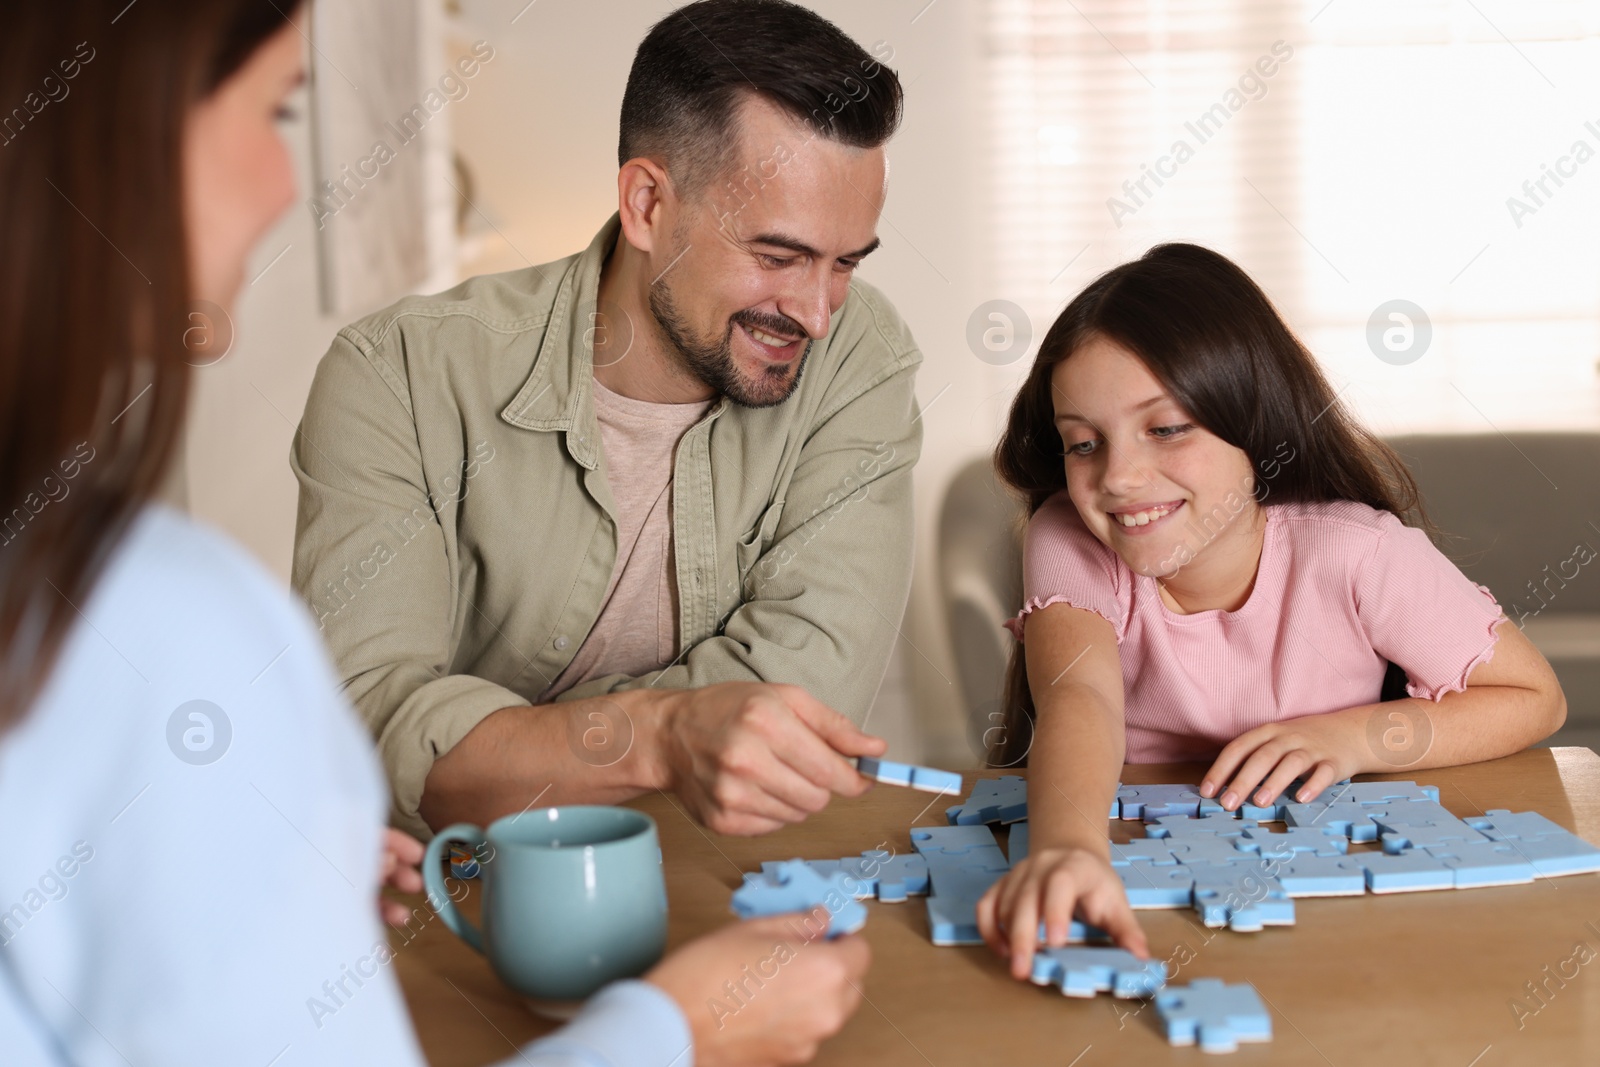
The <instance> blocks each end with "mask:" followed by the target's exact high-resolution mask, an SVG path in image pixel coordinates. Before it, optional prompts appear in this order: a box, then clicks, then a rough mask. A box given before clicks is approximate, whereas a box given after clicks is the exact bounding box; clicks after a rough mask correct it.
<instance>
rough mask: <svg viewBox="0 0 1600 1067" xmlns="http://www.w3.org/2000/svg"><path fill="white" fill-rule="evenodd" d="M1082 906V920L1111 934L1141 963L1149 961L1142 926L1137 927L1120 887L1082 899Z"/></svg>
mask: <svg viewBox="0 0 1600 1067" xmlns="http://www.w3.org/2000/svg"><path fill="white" fill-rule="evenodd" d="M1082 907H1083V914H1084V918H1085V919H1086V920H1088V921H1089V922H1091V923H1093V924H1094V925H1096V926H1098V927H1100V929H1102V930H1104V931H1105V932H1106V933H1108V934H1110V935H1111V938H1112V940H1113V941H1115V942H1116V943H1117V944H1118V945H1121V946H1122V947H1123V948H1125V949H1127V950H1128V951H1129V952H1131V953H1133V954H1134V955H1135V956H1138V957H1139V958H1140V959H1142V960H1147V959H1149V958H1150V943H1149V941H1148V940H1146V938H1145V936H1144V927H1142V926H1140V925H1139V920H1138V918H1136V917H1135V916H1134V914H1133V908H1132V907H1130V906H1129V904H1128V897H1127V894H1125V893H1123V892H1122V890H1121V887H1120V886H1119V887H1115V888H1113V889H1112V890H1110V891H1108V892H1106V893H1104V894H1099V893H1097V894H1092V895H1091V896H1090V897H1087V898H1085V899H1084V900H1083V902H1082Z"/></svg>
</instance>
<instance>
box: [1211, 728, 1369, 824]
mask: <svg viewBox="0 0 1600 1067" xmlns="http://www.w3.org/2000/svg"><path fill="white" fill-rule="evenodd" d="M1352 710H1355V711H1368V712H1370V710H1371V709H1352ZM1366 735H1367V730H1366V716H1357V715H1351V714H1349V713H1347V712H1343V711H1331V712H1327V713H1324V714H1321V715H1306V716H1302V717H1301V718H1298V719H1289V720H1286V721H1284V722H1273V723H1268V724H1267V725H1265V726H1258V727H1256V728H1255V729H1254V730H1250V731H1248V732H1247V733H1243V734H1240V735H1239V736H1238V737H1236V738H1234V739H1233V741H1232V742H1230V743H1229V744H1228V746H1227V747H1226V748H1224V749H1223V750H1222V752H1221V753H1220V754H1218V756H1217V759H1216V762H1215V763H1213V764H1212V765H1211V769H1210V770H1209V771H1207V772H1206V776H1205V778H1204V779H1202V780H1201V782H1200V795H1201V796H1203V797H1214V796H1216V795H1217V791H1218V790H1220V789H1223V788H1224V786H1226V791H1225V792H1223V794H1222V801H1221V803H1222V806H1223V807H1224V808H1226V809H1228V810H1229V811H1236V810H1238V808H1239V805H1240V804H1242V803H1244V802H1245V801H1246V800H1249V801H1250V802H1251V803H1253V804H1258V805H1264V804H1270V803H1272V801H1273V799H1274V798H1276V797H1277V795H1278V794H1279V793H1281V792H1283V791H1284V790H1285V789H1287V788H1288V786H1289V784H1290V783H1291V782H1293V781H1294V780H1295V779H1296V778H1298V777H1300V776H1302V775H1305V776H1306V781H1305V785H1303V786H1301V787H1300V790H1299V792H1297V793H1296V794H1295V795H1294V797H1293V798H1292V799H1294V800H1295V801H1297V802H1301V803H1304V802H1305V801H1308V800H1311V799H1312V798H1314V797H1316V796H1317V795H1318V794H1320V793H1321V792H1322V791H1323V790H1324V789H1326V788H1328V787H1329V786H1330V785H1332V784H1333V783H1334V782H1337V781H1339V780H1340V779H1342V778H1348V777H1350V776H1351V775H1353V774H1359V773H1360V772H1361V771H1362V770H1364V769H1365V765H1366V760H1367V757H1368V756H1369V755H1370V753H1369V752H1368V749H1367V737H1366ZM1258 786H1259V787H1260V788H1259V789H1258V788H1257V787H1258ZM1252 790H1254V791H1255V795H1254V796H1253V797H1252V796H1251V791H1252Z"/></svg>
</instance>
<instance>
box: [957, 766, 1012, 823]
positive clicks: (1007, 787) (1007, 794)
mask: <svg viewBox="0 0 1600 1067" xmlns="http://www.w3.org/2000/svg"><path fill="white" fill-rule="evenodd" d="M1027 817H1028V782H1027V780H1026V779H1024V778H1021V777H1018V776H1017V775H1014V774H1005V775H1001V776H1000V777H999V778H980V779H978V781H977V782H975V783H973V786H972V795H971V796H969V797H967V799H966V800H965V801H963V802H962V803H960V804H957V805H955V806H954V807H951V808H947V809H945V818H946V819H948V820H949V821H950V822H951V824H952V825H959V826H972V825H976V824H979V823H984V824H989V823H1012V822H1017V821H1018V820H1020V819H1026V818H1027Z"/></svg>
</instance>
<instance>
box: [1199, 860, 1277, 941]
mask: <svg viewBox="0 0 1600 1067" xmlns="http://www.w3.org/2000/svg"><path fill="white" fill-rule="evenodd" d="M1189 869H1190V870H1191V871H1192V872H1193V873H1194V907H1195V910H1196V911H1198V912H1199V913H1200V919H1201V921H1202V922H1204V923H1205V925H1206V926H1209V927H1220V926H1226V927H1229V928H1230V929H1232V930H1235V931H1238V932H1240V933H1253V932H1255V931H1257V930H1260V929H1261V928H1262V927H1263V926H1292V925H1294V901H1292V900H1290V899H1289V894H1288V893H1287V892H1286V891H1285V890H1284V888H1283V886H1282V884H1281V883H1280V882H1279V881H1278V880H1277V879H1276V878H1274V877H1272V876H1271V875H1270V874H1267V873H1265V872H1263V871H1261V870H1259V869H1255V868H1251V867H1192V868H1189Z"/></svg>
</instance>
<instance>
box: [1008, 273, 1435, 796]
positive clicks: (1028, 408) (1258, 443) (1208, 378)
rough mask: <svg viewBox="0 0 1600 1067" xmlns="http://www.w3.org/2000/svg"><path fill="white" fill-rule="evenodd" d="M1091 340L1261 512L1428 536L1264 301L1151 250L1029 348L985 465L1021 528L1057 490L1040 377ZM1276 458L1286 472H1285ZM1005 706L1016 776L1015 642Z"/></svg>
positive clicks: (1391, 466) (1022, 754)
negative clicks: (1108, 347) (1123, 358)
mask: <svg viewBox="0 0 1600 1067" xmlns="http://www.w3.org/2000/svg"><path fill="white" fill-rule="evenodd" d="M1094 337H1103V338H1106V339H1108V340H1110V341H1114V342H1115V343H1117V344H1118V345H1121V346H1122V347H1123V348H1126V349H1127V350H1128V351H1130V352H1132V353H1134V354H1135V355H1136V356H1138V357H1139V359H1140V360H1141V361H1142V362H1143V363H1144V365H1145V366H1146V367H1147V368H1149V370H1150V373H1151V374H1153V375H1154V376H1155V377H1156V379H1157V380H1158V381H1159V382H1160V383H1161V384H1162V386H1163V387H1164V388H1165V389H1166V390H1167V392H1168V393H1169V394H1170V395H1171V396H1172V398H1173V399H1174V400H1176V401H1177V402H1178V403H1179V404H1181V405H1182V406H1183V407H1184V409H1185V410H1187V411H1188V413H1189V414H1190V416H1192V417H1193V418H1194V420H1195V421H1196V422H1197V423H1198V424H1199V425H1201V426H1203V427H1205V428H1206V429H1207V430H1209V431H1211V432H1212V433H1213V434H1216V435H1217V436H1218V437H1220V438H1221V439H1222V440H1224V441H1226V442H1228V444H1230V445H1233V446H1234V447H1236V448H1238V449H1240V450H1242V451H1243V452H1244V453H1245V455H1246V456H1248V457H1249V459H1250V464H1251V468H1252V469H1253V470H1254V471H1255V472H1256V493H1255V496H1256V499H1257V500H1258V501H1262V502H1265V501H1267V500H1268V499H1270V500H1271V501H1272V502H1273V503H1291V502H1298V501H1332V500H1353V501H1356V502H1358V503H1362V504H1366V505H1368V506H1369V507H1373V508H1377V509H1379V510H1381V511H1389V512H1393V513H1394V514H1395V515H1397V516H1399V517H1400V519H1401V520H1402V521H1405V522H1408V523H1412V524H1414V525H1420V526H1422V527H1424V528H1426V529H1430V531H1431V527H1430V526H1429V524H1428V519H1427V515H1426V513H1425V512H1424V511H1423V508H1422V502H1421V497H1420V495H1419V493H1418V491H1417V484H1416V481H1415V479H1413V478H1412V476H1411V472H1410V471H1409V470H1408V469H1407V468H1406V465H1405V462H1404V461H1403V460H1402V459H1401V458H1400V457H1399V455H1398V454H1396V453H1395V451H1394V450H1393V449H1392V448H1390V447H1389V446H1388V445H1386V444H1384V443H1383V441H1381V440H1380V439H1379V438H1378V437H1377V436H1375V435H1374V434H1373V433H1372V432H1371V431H1370V430H1368V429H1366V428H1365V427H1363V426H1362V425H1361V424H1360V423H1359V422H1357V421H1356V419H1355V418H1353V417H1352V416H1351V414H1350V412H1349V411H1348V410H1347V409H1346V408H1345V406H1344V405H1343V403H1342V402H1341V401H1340V399H1339V397H1338V395H1337V394H1336V393H1335V391H1334V389H1333V387H1332V386H1330V385H1329V384H1328V381H1327V379H1326V378H1325V377H1323V375H1322V371H1321V369H1320V368H1319V367H1318V366H1317V362H1316V359H1315V358H1314V357H1313V356H1312V355H1311V353H1310V352H1309V351H1307V350H1306V347H1305V346H1304V345H1303V344H1301V343H1300V340H1299V339H1298V338H1297V337H1295V335H1294V333H1293V331H1291V330H1290V329H1289V327H1288V326H1287V325H1286V324H1285V323H1284V321H1283V319H1282V318H1280V317H1279V315H1278V313H1277V311H1276V310H1275V309H1274V308H1273V306H1272V301H1271V300H1269V299H1268V298H1267V294H1266V293H1264V292H1262V291H1261V287H1260V286H1258V285H1256V283H1255V282H1254V281H1252V280H1251V279H1250V276H1249V275H1247V274H1246V273H1245V272H1244V271H1242V270H1240V269H1239V267H1238V266H1237V265H1235V264H1234V263H1233V262H1232V261H1231V260H1229V259H1228V258H1227V257H1225V256H1222V255H1219V254H1217V253H1216V252H1213V251H1211V250H1209V249H1206V248H1201V247H1199V246H1197V245H1191V244H1164V245H1157V246H1156V247H1154V248H1152V249H1151V250H1150V251H1149V252H1147V253H1145V255H1144V256H1143V257H1141V258H1140V259H1137V260H1134V261H1133V262H1131V263H1124V264H1123V265H1122V266H1120V267H1116V268H1113V269H1112V270H1109V271H1107V272H1106V273H1105V274H1102V275H1101V276H1100V277H1099V278H1097V279H1095V281H1094V282H1092V283H1091V284H1090V285H1089V287H1088V288H1087V289H1085V290H1084V291H1083V292H1081V293H1079V294H1078V296H1077V297H1076V298H1075V299H1074V300H1073V301H1072V303H1070V304H1068V305H1067V308H1066V310H1065V311H1063V312H1062V313H1061V315H1060V317H1058V318H1057V319H1056V321H1055V324H1054V325H1052V326H1051V327H1050V332H1049V333H1047V334H1046V335H1045V337H1044V340H1043V341H1042V342H1041V343H1040V345H1039V355H1038V357H1037V358H1036V359H1035V360H1034V364H1033V368H1032V370H1031V371H1029V373H1028V377H1027V379H1026V380H1025V381H1024V382H1023V383H1022V388H1021V390H1020V391H1019V392H1018V393H1017V396H1016V398H1015V399H1014V400H1013V401H1012V404H1011V415H1010V418H1009V419H1008V420H1007V423H1006V430H1005V434H1004V435H1003V436H1002V437H1001V438H1000V444H999V446H998V447H996V449H995V453H994V465H995V471H996V473H998V475H999V476H1000V480H1001V481H1003V482H1004V483H1005V484H1006V485H1008V486H1010V487H1011V488H1012V489H1014V490H1015V491H1017V492H1018V493H1020V494H1021V495H1022V497H1023V499H1024V500H1025V501H1026V502H1027V508H1028V514H1029V516H1032V515H1033V513H1034V512H1036V511H1038V510H1039V508H1040V506H1041V505H1043V504H1044V502H1045V501H1046V500H1048V499H1049V498H1050V497H1051V496H1053V495H1055V494H1056V493H1057V492H1060V491H1061V490H1063V489H1065V488H1066V487H1067V477H1066V469H1065V466H1064V464H1063V460H1062V445H1061V437H1060V435H1059V434H1058V433H1057V431H1056V428H1055V405H1054V404H1053V403H1052V401H1051V389H1050V377H1051V374H1052V372H1053V371H1054V370H1055V368H1056V367H1057V366H1058V365H1060V364H1061V363H1062V362H1063V361H1065V360H1067V359H1068V358H1070V357H1071V356H1072V354H1073V353H1074V352H1076V351H1077V350H1078V349H1079V348H1081V347H1082V346H1083V345H1084V344H1085V343H1086V342H1087V341H1089V340H1090V339H1091V338H1094ZM1284 446H1287V448H1289V449H1293V456H1294V458H1293V459H1292V461H1289V462H1282V458H1283V456H1284V455H1285V454H1286V453H1285V452H1283V451H1280V450H1281V449H1283V448H1284ZM1268 471H1270V472H1271V476H1270V477H1268V476H1267V474H1266V473H1265V472H1268ZM1004 700H1005V724H1004V726H1005V728H1004V729H1003V730H1002V731H1000V737H999V739H998V740H997V741H996V743H995V744H994V745H992V746H991V748H990V752H989V760H990V763H991V764H994V765H998V766H1008V767H1010V766H1020V765H1022V764H1024V763H1025V762H1026V759H1027V752H1028V748H1029V747H1030V746H1031V744H1032V740H1033V726H1034V721H1033V720H1034V714H1035V711H1034V705H1033V696H1032V694H1031V692H1030V691H1029V689H1028V671H1027V664H1026V657H1025V655H1024V650H1023V645H1022V644H1021V643H1020V642H1019V643H1017V644H1016V645H1014V646H1013V648H1012V654H1011V662H1010V665H1009V667H1008V668H1007V671H1006V683H1005V694H1004Z"/></svg>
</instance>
